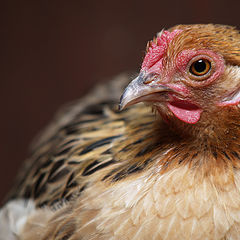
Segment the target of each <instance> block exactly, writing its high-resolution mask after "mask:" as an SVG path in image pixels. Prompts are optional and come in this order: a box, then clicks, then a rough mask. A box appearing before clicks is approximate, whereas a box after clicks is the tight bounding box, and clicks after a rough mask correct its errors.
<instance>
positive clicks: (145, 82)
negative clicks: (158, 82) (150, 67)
mask: <svg viewBox="0 0 240 240" xmlns="http://www.w3.org/2000/svg"><path fill="white" fill-rule="evenodd" d="M152 81H153V79H152V78H147V79H146V80H145V81H144V82H143V84H149V83H151V82H152Z"/></svg>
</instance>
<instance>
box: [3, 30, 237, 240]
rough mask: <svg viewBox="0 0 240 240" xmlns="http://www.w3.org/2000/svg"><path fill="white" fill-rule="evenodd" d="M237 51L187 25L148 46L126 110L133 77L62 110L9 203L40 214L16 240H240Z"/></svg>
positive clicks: (219, 35) (231, 39)
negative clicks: (18, 203) (26, 202)
mask: <svg viewBox="0 0 240 240" xmlns="http://www.w3.org/2000/svg"><path fill="white" fill-rule="evenodd" d="M239 51H240V36H239V33H238V31H237V30H235V29H234V28H231V27H226V26H221V25H188V26H185V25H179V26H176V27H174V28H172V29H170V30H169V31H163V32H161V33H160V34H158V36H157V38H156V39H155V40H153V42H151V43H150V44H149V45H148V48H147V53H146V57H145V59H144V61H143V65H142V69H141V72H140V74H139V76H138V77H137V78H136V79H135V80H133V81H132V82H131V83H130V84H129V86H128V87H127V88H126V90H125V92H124V94H123V96H122V98H121V103H120V107H121V108H124V110H123V111H121V112H119V111H118V110H117V108H116V104H114V102H115V101H116V98H118V96H119V95H120V93H121V92H122V89H123V88H122V87H123V86H124V85H125V84H126V82H128V78H127V77H125V76H121V77H119V78H117V79H116V80H115V81H114V82H112V83H111V84H110V85H109V86H107V87H100V88H97V89H96V90H95V91H94V92H93V93H92V94H90V95H89V96H87V97H86V98H85V99H82V100H80V101H79V102H78V103H76V104H74V105H72V106H70V107H68V108H66V109H65V110H64V111H63V112H62V113H61V114H60V116H59V115H58V117H57V120H56V121H54V122H53V124H52V125H50V126H49V127H48V128H47V129H46V130H45V132H44V133H43V134H42V135H41V136H40V138H39V139H38V141H37V142H36V143H35V147H34V149H33V152H32V156H31V158H30V159H29V160H28V161H27V162H26V164H25V167H24V170H22V173H21V174H20V176H19V178H18V179H19V180H18V181H17V182H18V185H17V186H16V188H15V189H14V190H13V191H12V194H10V198H11V199H19V198H20V199H21V198H23V199H32V200H34V205H35V208H34V209H33V210H31V212H30V213H29V214H27V217H26V218H25V219H24V223H23V224H22V225H21V227H19V228H18V230H17V233H16V234H17V236H18V238H19V239H21V240H28V239H37V240H38V239H39V240H40V239H41V240H43V239H59V240H60V239H65V240H66V239H69V240H80V239H81V240H82V239H83V240H85V239H86V240H90V239H91V240H97V239H104V240H105V239H124V240H125V239H134V240H145V239H157V240H161V239H171V240H174V239H199V240H200V239H209V240H211V239H214V240H218V239H219V240H221V239H229V240H230V239H231V240H237V239H240V163H239V162H240V139H239V138H240V118H239V114H240V110H239V101H240V71H239V67H238V66H239V63H240V53H239ZM209 64H210V67H209ZM205 67H206V69H207V71H205ZM208 67H209V68H208ZM138 102H147V103H148V105H145V104H142V103H140V104H137V105H135V104H136V103H138ZM131 105H132V106H131ZM149 105H150V106H149ZM127 106H129V107H128V108H126V107H127ZM152 110H153V111H152ZM26 208H27V207H26ZM31 209H32V205H31ZM3 210H4V208H3ZM3 210H2V211H3ZM11 211H13V209H11V208H10V209H8V212H11ZM0 213H1V212H0ZM0 216H1V214H0ZM20 220H21V221H22V219H20ZM2 221H3V220H2ZM0 223H1V217H0ZM0 239H1V238H0ZM3 239H4V238H3Z"/></svg>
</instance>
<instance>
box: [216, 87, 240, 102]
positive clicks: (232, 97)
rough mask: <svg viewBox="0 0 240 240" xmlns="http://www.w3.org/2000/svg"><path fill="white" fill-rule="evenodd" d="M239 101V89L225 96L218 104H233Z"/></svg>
mask: <svg viewBox="0 0 240 240" xmlns="http://www.w3.org/2000/svg"><path fill="white" fill-rule="evenodd" d="M239 103H240V89H237V90H236V91H235V92H233V93H232V94H230V95H229V96H227V97H226V98H224V99H223V101H221V102H220V104H219V105H220V106H233V105H238V104H239Z"/></svg>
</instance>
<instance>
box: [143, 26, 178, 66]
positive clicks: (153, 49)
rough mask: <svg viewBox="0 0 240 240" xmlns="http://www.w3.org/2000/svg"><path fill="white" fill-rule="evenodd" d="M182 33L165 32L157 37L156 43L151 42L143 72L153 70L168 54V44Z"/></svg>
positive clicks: (144, 61) (175, 31)
mask: <svg viewBox="0 0 240 240" xmlns="http://www.w3.org/2000/svg"><path fill="white" fill-rule="evenodd" d="M180 32H181V30H174V31H172V32H169V31H163V32H162V34H161V35H160V36H159V37H157V39H156V41H155V42H156V43H155V42H153V41H151V42H150V47H149V48H148V52H147V54H146V56H145V58H144V60H143V63H142V67H141V70H147V69H149V68H151V67H152V66H153V65H154V64H155V63H156V62H158V61H159V60H160V59H161V58H162V57H163V55H164V53H165V52H166V50H167V47H168V44H169V43H170V42H171V41H172V40H173V38H174V37H175V36H176V35H177V34H179V33H180Z"/></svg>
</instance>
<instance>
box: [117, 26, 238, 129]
mask: <svg viewBox="0 0 240 240" xmlns="http://www.w3.org/2000/svg"><path fill="white" fill-rule="evenodd" d="M239 65H240V34H239V31H237V30H236V29H235V28H234V27H230V26H223V25H213V24H206V25H204V24H202V25H178V26H175V27H173V28H171V29H169V30H168V31H164V30H163V31H161V32H160V33H159V34H158V35H157V37H156V38H154V39H153V40H152V41H151V42H149V43H148V45H147V50H146V55H145V58H144V60H143V63H142V67H141V70H140V74H139V75H138V77H137V78H135V79H134V80H133V81H132V82H131V83H130V84H129V85H128V87H127V88H126V90H125V92H124V93H123V95H122V97H121V101H120V109H123V108H124V107H126V106H129V105H132V104H135V103H138V102H147V103H149V104H151V105H152V106H153V108H154V109H156V110H157V112H158V113H160V115H161V116H162V117H163V119H165V120H166V121H167V122H168V121H170V122H171V121H175V122H182V123H184V124H185V125H186V124H187V125H192V124H195V125H196V124H200V123H201V124H203V123H206V124H209V123H208V120H209V118H211V117H213V116H216V115H217V113H219V112H224V111H227V110H228V109H230V108H231V111H232V110H233V109H235V110H236V111H239V108H238V104H239V102H240V68H239ZM238 113H239V112H238Z"/></svg>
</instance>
